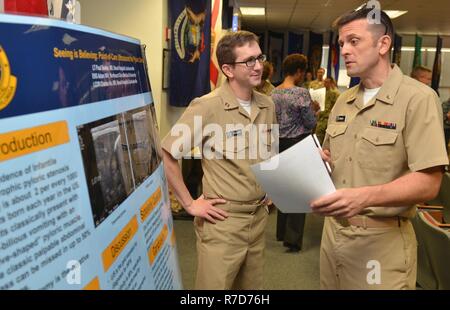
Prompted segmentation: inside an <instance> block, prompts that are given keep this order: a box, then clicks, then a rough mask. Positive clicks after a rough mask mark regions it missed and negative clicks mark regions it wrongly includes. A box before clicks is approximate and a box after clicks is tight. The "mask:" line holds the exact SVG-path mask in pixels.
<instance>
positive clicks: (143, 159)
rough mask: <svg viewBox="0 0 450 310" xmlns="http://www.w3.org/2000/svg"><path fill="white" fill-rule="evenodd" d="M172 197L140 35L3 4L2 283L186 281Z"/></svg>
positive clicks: (118, 285) (74, 285)
mask: <svg viewBox="0 0 450 310" xmlns="http://www.w3.org/2000/svg"><path fill="white" fill-rule="evenodd" d="M149 48H151V46H150V47H149ZM169 203H170V202H169V196H168V187H167V182H166V179H165V174H164V167H163V165H162V160H161V147H160V142H159V140H158V134H157V125H156V117H155V107H154V101H153V98H152V92H151V88H150V85H149V79H148V73H147V72H146V69H145V64H144V56H143V54H142V50H141V45H140V42H139V41H138V40H135V39H132V38H129V37H125V36H121V35H117V34H113V33H109V32H105V31H102V30H98V29H93V28H89V27H85V26H80V25H73V24H68V23H65V22H63V21H57V20H51V19H45V18H36V17H22V16H13V15H3V14H0V289H63V290H65V289H70V290H77V289H101V290H113V289H114V290H115V289H123V290H125V289H132V290H138V289H158V290H159V289H182V284H181V276H180V269H179V264H178V257H177V251H176V243H175V234H174V229H173V220H172V215H171V212H170V205H169Z"/></svg>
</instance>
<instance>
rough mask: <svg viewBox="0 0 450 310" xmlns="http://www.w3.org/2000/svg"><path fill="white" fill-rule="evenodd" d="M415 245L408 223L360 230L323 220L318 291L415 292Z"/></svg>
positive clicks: (332, 220) (328, 219)
mask: <svg viewBox="0 0 450 310" xmlns="http://www.w3.org/2000/svg"><path fill="white" fill-rule="evenodd" d="M416 273H417V241H416V236H415V233H414V230H413V227H412V224H411V222H410V221H409V220H406V221H402V222H401V224H400V225H399V226H397V227H382V228H381V227H379V228H363V227H357V226H352V225H348V226H345V225H342V224H341V223H339V222H338V221H336V220H335V219H334V218H326V219H325V225H324V228H323V235H322V244H321V249H320V287H321V289H343V290H353V289H362V290H378V289H384V290H386V289H387V290H390V289H392V290H397V289H415V287H416Z"/></svg>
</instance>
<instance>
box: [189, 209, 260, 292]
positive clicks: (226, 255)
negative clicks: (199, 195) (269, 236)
mask: <svg viewBox="0 0 450 310" xmlns="http://www.w3.org/2000/svg"><path fill="white" fill-rule="evenodd" d="M220 207H221V208H222V209H224V210H225V211H227V212H228V215H229V217H228V218H227V219H226V220H224V221H217V224H211V223H209V222H208V221H206V220H203V219H201V218H195V220H194V226H195V233H196V236H197V259H198V260H197V261H198V266H197V278H196V283H195V289H198V290H230V289H237V290H259V289H262V287H263V266H264V248H265V238H264V230H265V227H266V223H267V217H268V209H267V206H266V205H265V204H262V205H258V206H248V207H247V206H246V207H244V208H242V205H240V206H237V205H232V204H230V203H227V204H225V205H221V206H220ZM249 208H250V210H249Z"/></svg>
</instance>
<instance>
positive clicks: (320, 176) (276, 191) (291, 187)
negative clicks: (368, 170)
mask: <svg viewBox="0 0 450 310" xmlns="http://www.w3.org/2000/svg"><path fill="white" fill-rule="evenodd" d="M268 167H271V168H273V169H267V168H268ZM251 169H252V170H253V173H254V174H255V176H256V178H257V179H258V181H259V184H260V185H261V186H262V187H263V188H264V190H265V191H266V192H267V195H268V196H269V197H270V199H272V201H273V202H274V204H275V205H276V206H277V208H278V209H280V210H281V211H282V212H283V213H310V212H311V207H310V204H311V202H312V201H313V200H315V199H317V198H320V197H322V196H324V195H328V194H331V193H334V192H335V191H336V188H335V187H334V184H333V182H332V180H331V178H330V175H329V174H328V172H327V169H326V167H325V165H324V162H323V161H322V157H321V156H320V153H319V150H318V148H317V146H316V144H315V143H314V140H313V137H312V136H308V137H307V138H305V139H304V140H302V141H301V142H299V143H297V144H296V145H294V146H293V147H291V148H289V149H288V150H286V151H284V152H283V153H281V154H278V155H276V156H274V157H272V158H271V159H269V160H268V161H266V162H262V163H259V164H256V165H253V166H251Z"/></svg>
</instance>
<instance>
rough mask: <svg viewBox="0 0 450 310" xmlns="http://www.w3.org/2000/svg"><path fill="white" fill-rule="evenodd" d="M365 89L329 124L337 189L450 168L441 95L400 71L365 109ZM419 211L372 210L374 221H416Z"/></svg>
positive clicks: (341, 104)
mask: <svg viewBox="0 0 450 310" xmlns="http://www.w3.org/2000/svg"><path fill="white" fill-rule="evenodd" d="M363 94H364V92H363V88H362V86H360V85H358V86H355V87H353V88H351V89H349V90H348V91H346V92H345V93H343V94H342V95H341V96H340V97H339V99H338V101H337V102H336V104H335V106H334V108H333V110H332V112H331V114H330V117H329V121H328V128H327V131H326V132H327V134H326V137H325V141H324V148H325V149H329V150H330V152H331V159H332V162H333V165H334V170H333V173H332V179H333V181H334V184H335V186H336V188H338V189H339V188H354V187H362V186H371V185H380V184H386V183H389V182H392V181H393V180H395V179H397V178H399V177H401V176H403V175H406V174H408V173H410V172H416V171H419V170H423V169H427V168H431V167H436V166H442V165H447V164H448V158H447V155H446V151H445V148H444V134H443V130H442V125H441V123H442V121H441V119H440V118H439V116H438V115H439V112H438V109H437V108H436V106H437V105H436V102H437V101H438V100H439V98H438V97H437V95H436V93H435V92H434V91H433V90H432V89H431V88H429V87H427V86H426V85H424V84H422V83H420V82H417V81H416V80H413V79H411V78H410V77H407V76H405V75H403V73H402V72H401V70H400V69H399V68H398V66H396V65H395V66H394V67H393V70H392V71H391V73H390V75H389V77H388V79H387V80H386V82H385V83H384V84H383V86H382V87H381V89H380V91H379V92H378V94H377V95H376V97H375V98H373V99H372V100H371V101H370V102H368V103H367V105H366V106H364V99H363ZM414 213H415V209H414V207H413V206H410V205H405V206H404V207H382V206H381V207H372V208H367V209H365V210H364V211H363V214H365V215H369V216H397V215H400V216H404V217H412V216H413V215H414Z"/></svg>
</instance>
